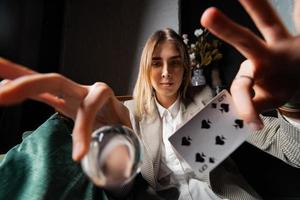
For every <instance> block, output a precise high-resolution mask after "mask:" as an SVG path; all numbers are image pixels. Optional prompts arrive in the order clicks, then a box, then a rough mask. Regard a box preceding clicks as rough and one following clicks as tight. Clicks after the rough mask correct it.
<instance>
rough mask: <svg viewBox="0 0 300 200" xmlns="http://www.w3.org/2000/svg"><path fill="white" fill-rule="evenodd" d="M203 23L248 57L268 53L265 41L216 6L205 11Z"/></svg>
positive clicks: (251, 57)
mask: <svg viewBox="0 0 300 200" xmlns="http://www.w3.org/2000/svg"><path fill="white" fill-rule="evenodd" d="M201 24H202V26H204V27H206V28H207V29H208V30H209V31H210V32H212V33H213V34H214V35H216V36H217V37H219V38H221V39H222V40H224V41H225V42H228V43H229V44H231V45H232V46H234V47H235V48H236V49H237V50H238V51H239V52H240V53H241V54H243V55H244V56H245V57H246V58H248V59H251V60H253V61H255V60H257V59H258V58H261V56H262V55H266V54H267V52H266V46H265V44H264V41H262V40H261V39H260V38H258V37H257V36H256V35H255V34H253V33H252V32H251V31H249V30H248V29H246V28H244V27H242V26H240V25H238V24H236V23H234V22H233V21H232V20H230V19H229V18H228V17H226V16H225V15H224V14H222V13H221V12H220V11H219V10H217V9H216V8H209V9H207V10H206V11H205V12H204V13H203V15H202V17H201ZM224 27H226V28H224Z"/></svg>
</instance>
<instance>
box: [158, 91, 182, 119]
mask: <svg viewBox="0 0 300 200" xmlns="http://www.w3.org/2000/svg"><path fill="white" fill-rule="evenodd" d="M155 104H156V106H157V109H158V113H159V116H160V117H163V115H164V113H165V112H166V111H167V112H169V113H170V114H171V116H172V118H174V117H176V115H177V113H178V112H179V109H180V96H179V95H178V97H177V99H176V101H175V102H174V103H173V104H172V105H171V106H170V107H169V108H165V107H163V106H162V105H160V103H159V102H158V101H157V99H156V98H155Z"/></svg>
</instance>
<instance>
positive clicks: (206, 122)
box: [201, 119, 211, 129]
mask: <svg viewBox="0 0 300 200" xmlns="http://www.w3.org/2000/svg"><path fill="white" fill-rule="evenodd" d="M210 124H211V121H209V120H205V119H203V120H202V125H201V128H206V129H209V128H210Z"/></svg>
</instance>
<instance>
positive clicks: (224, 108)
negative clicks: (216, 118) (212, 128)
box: [220, 103, 229, 113]
mask: <svg viewBox="0 0 300 200" xmlns="http://www.w3.org/2000/svg"><path fill="white" fill-rule="evenodd" d="M220 107H221V109H220V111H221V112H222V113H223V112H228V111H229V104H228V103H221V105H220Z"/></svg>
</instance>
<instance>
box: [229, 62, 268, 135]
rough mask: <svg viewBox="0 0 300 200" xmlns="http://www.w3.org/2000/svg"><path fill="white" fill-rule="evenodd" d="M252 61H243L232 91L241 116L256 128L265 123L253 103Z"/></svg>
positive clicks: (261, 126)
mask: <svg viewBox="0 0 300 200" xmlns="http://www.w3.org/2000/svg"><path fill="white" fill-rule="evenodd" d="M251 67H252V63H251V62H250V61H249V60H247V61H245V62H244V63H242V65H241V68H240V70H239V72H238V73H237V75H236V78H235V79H234V80H233V82H232V85H231V88H230V91H231V95H232V98H233V102H234V104H235V105H236V109H237V112H238V114H239V116H240V117H241V118H242V119H243V120H244V121H245V122H246V123H247V124H248V125H249V126H250V127H251V128H252V129H254V130H260V129H262V128H263V123H262V121H261V119H260V117H259V115H258V113H257V111H256V108H255V105H254V103H253V99H252V98H253V96H252V89H253V85H254V82H253V79H252V77H253V73H252V70H251Z"/></svg>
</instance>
